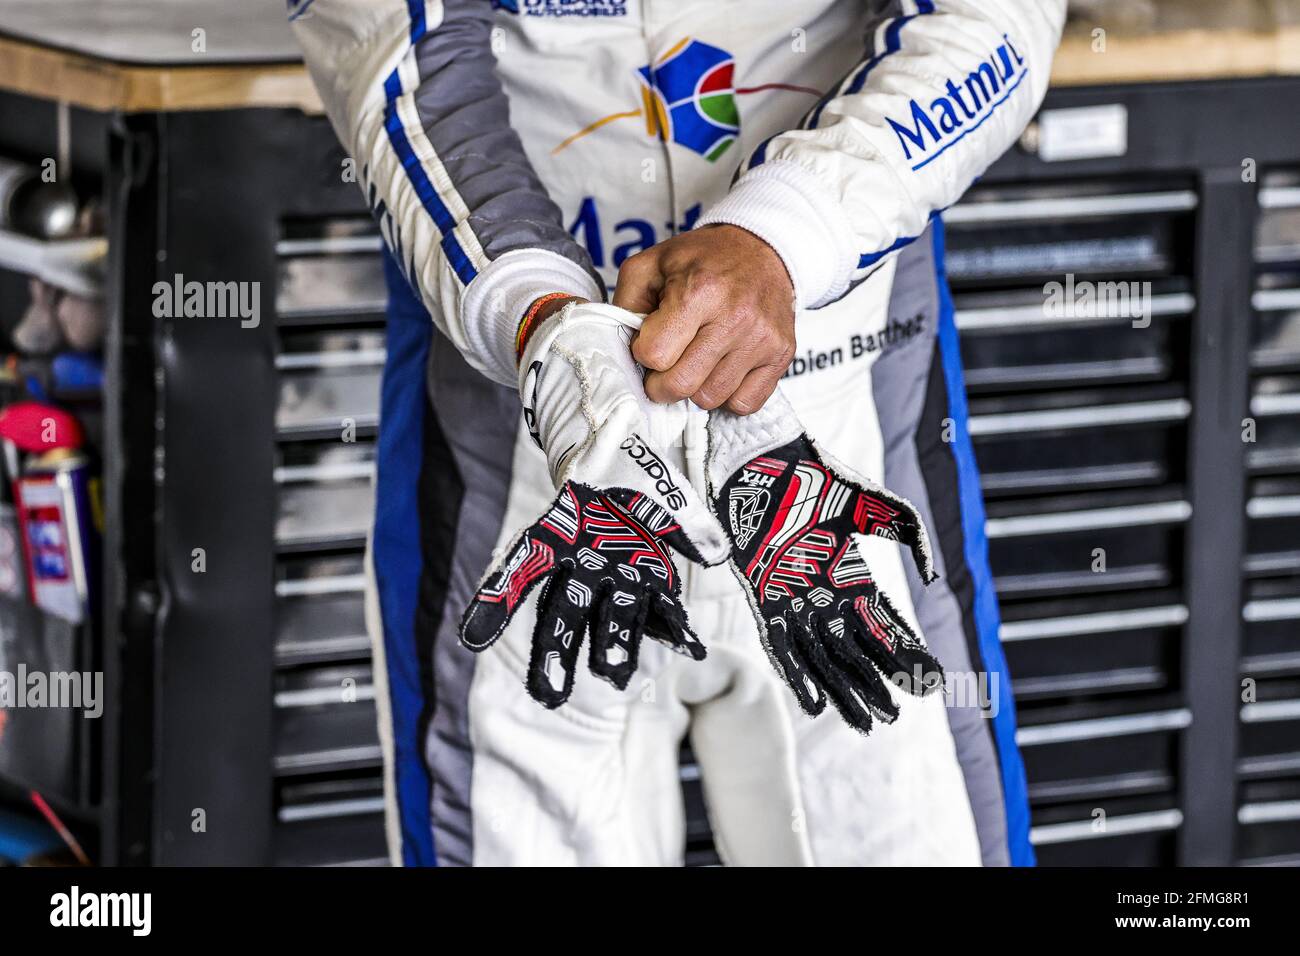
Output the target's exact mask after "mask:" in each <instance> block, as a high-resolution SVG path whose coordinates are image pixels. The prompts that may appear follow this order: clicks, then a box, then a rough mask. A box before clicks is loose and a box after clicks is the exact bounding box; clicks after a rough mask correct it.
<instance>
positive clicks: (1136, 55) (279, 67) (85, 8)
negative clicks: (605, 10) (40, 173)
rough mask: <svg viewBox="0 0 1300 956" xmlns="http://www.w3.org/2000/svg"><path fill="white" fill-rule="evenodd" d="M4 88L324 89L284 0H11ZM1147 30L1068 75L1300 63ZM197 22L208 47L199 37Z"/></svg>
mask: <svg viewBox="0 0 1300 956" xmlns="http://www.w3.org/2000/svg"><path fill="white" fill-rule="evenodd" d="M2 2H3V4H4V17H3V23H2V24H0V30H2V31H3V34H4V35H0V89H6V90H11V91H15V92H19V93H23V94H27V95H30V96H36V97H40V98H43V99H50V100H65V101H67V102H69V103H71V104H73V105H75V106H81V107H85V108H87V109H93V110H102V111H115V110H117V111H122V112H167V111H174V110H193V109H205V110H206V109H235V108H245V107H296V108H298V109H302V110H304V111H306V112H319V111H320V109H321V106H320V100H319V98H318V97H317V96H316V91H315V89H314V88H313V87H312V85H311V81H310V79H309V78H308V76H307V72H306V70H305V69H304V68H303V67H302V65H301V63H299V62H298V58H297V51H296V47H295V46H294V41H293V37H292V34H291V33H290V30H289V27H288V24H287V23H286V22H285V19H284V12H283V5H282V4H280V3H276V2H273V0H220V2H219V3H218V2H213V0H161V2H160V0H58V2H51V0H2ZM1247 26H1248V27H1250V28H1244V27H1227V28H1223V27H1221V28H1219V29H1215V30H1212V31H1211V30H1205V29H1187V28H1185V25H1181V24H1180V25H1179V26H1178V27H1176V28H1174V29H1161V28H1159V27H1158V26H1157V28H1155V29H1154V30H1153V31H1152V32H1148V33H1144V34H1141V35H1137V34H1130V33H1124V32H1123V31H1122V30H1121V29H1119V28H1116V29H1112V30H1108V31H1107V33H1106V37H1105V49H1104V50H1101V49H1098V43H1097V40H1096V38H1095V37H1094V36H1093V33H1092V30H1093V26H1092V25H1091V24H1089V23H1087V22H1077V21H1074V22H1072V23H1071V25H1070V28H1069V30H1068V31H1067V35H1066V37H1065V39H1064V40H1063V41H1062V44H1061V48H1060V50H1059V51H1058V52H1057V56H1056V62H1055V65H1054V68H1053V70H1052V82H1053V84H1054V85H1057V86H1094V85H1104V84H1109V83H1134V82H1138V83H1140V82H1167V81H1173V80H1195V79H1210V78H1215V77H1242V76H1266V75H1275V74H1300V24H1296V23H1275V24H1270V25H1269V26H1268V28H1267V29H1260V28H1259V24H1258V23H1251V24H1248V25H1247ZM196 29H201V30H203V41H204V49H203V50H202V51H196V50H194V49H193V44H194V33H193V31H194V30H196Z"/></svg>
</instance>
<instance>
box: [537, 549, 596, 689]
mask: <svg viewBox="0 0 1300 956" xmlns="http://www.w3.org/2000/svg"><path fill="white" fill-rule="evenodd" d="M593 597H594V594H593V593H592V589H591V588H590V587H589V586H588V585H586V584H584V583H583V582H582V581H580V580H579V579H578V578H577V577H576V576H574V575H573V574H572V573H570V572H568V571H557V572H556V573H554V574H552V575H551V577H550V579H549V580H547V582H546V587H545V588H543V589H542V597H541V600H540V601H539V602H538V610H537V627H536V629H535V630H534V631H533V647H532V654H531V657H530V659H529V661H528V677H527V685H528V693H529V695H530V696H532V698H533V699H534V700H536V701H538V702H539V703H541V704H543V705H544V706H546V707H549V708H555V707H559V706H560V705H561V704H563V703H564V702H565V701H566V700H568V699H569V695H570V694H571V693H572V692H573V677H574V671H575V670H576V669H577V661H578V652H579V651H580V650H581V648H582V638H583V635H584V634H585V633H586V630H587V616H588V614H589V613H590V612H591V602H592V598H593Z"/></svg>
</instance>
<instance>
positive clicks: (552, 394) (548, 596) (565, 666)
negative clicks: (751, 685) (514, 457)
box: [461, 303, 730, 708]
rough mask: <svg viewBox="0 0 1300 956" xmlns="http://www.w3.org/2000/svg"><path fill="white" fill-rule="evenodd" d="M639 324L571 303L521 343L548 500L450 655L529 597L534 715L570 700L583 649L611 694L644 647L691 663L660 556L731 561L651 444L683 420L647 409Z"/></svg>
mask: <svg viewBox="0 0 1300 956" xmlns="http://www.w3.org/2000/svg"><path fill="white" fill-rule="evenodd" d="M639 324H640V322H639V319H638V318H637V317H636V316H634V315H633V314H632V313H630V312H627V311H625V310H623V309H618V308H615V307H614V306H610V305H600V304H593V303H576V304H571V305H568V306H565V307H564V308H563V309H562V310H561V311H560V312H558V313H556V314H555V315H553V316H551V317H550V318H548V319H546V320H545V322H544V323H543V324H542V325H541V326H540V327H539V328H537V330H536V331H535V332H533V333H532V334H531V335H529V334H528V330H527V329H526V328H522V329H521V333H520V342H519V352H520V363H519V390H520V397H521V399H522V400H523V404H524V420H525V422H526V423H527V425H528V428H529V431H530V432H531V434H532V436H533V438H534V440H535V441H536V442H537V443H538V445H540V446H541V448H542V450H543V452H545V454H546V463H547V467H548V469H549V471H550V475H551V480H552V482H553V483H554V485H555V487H556V488H557V489H559V494H558V495H557V496H556V498H555V500H554V502H553V503H552V504H551V506H550V507H549V508H548V509H547V510H546V512H545V513H544V514H542V515H541V516H540V517H539V518H538V519H537V520H536V521H535V522H534V523H533V524H532V525H530V526H529V527H527V528H525V529H524V530H523V531H521V532H520V533H519V534H518V535H516V536H515V538H514V540H512V541H511V542H510V544H509V546H507V547H506V548H505V549H503V550H502V551H501V552H499V553H498V555H497V556H496V558H495V560H494V561H493V563H492V566H491V567H490V568H489V569H488V571H487V574H486V575H485V576H484V578H483V580H482V581H481V582H480V585H479V589H478V591H477V593H476V594H475V596H474V598H473V600H472V601H471V602H470V604H469V607H468V608H466V610H465V613H464V616H463V617H462V619H461V642H462V643H463V644H464V645H465V646H466V647H468V648H469V649H470V650H472V651H482V650H484V649H486V648H488V647H490V646H491V645H492V644H493V643H494V642H495V641H496V640H497V638H499V637H500V636H501V634H502V632H503V631H504V630H505V629H506V627H507V625H508V624H509V623H510V621H511V620H512V619H513V617H514V615H515V614H516V612H517V611H518V610H519V607H520V605H521V604H522V603H523V602H524V599H525V598H526V597H527V596H528V594H529V593H530V592H531V591H532V590H533V589H534V588H536V587H537V586H538V585H542V591H541V599H540V602H539V605H538V612H537V623H536V626H535V629H534V632H533V641H532V651H531V654H530V659H529V664H528V674H527V678H526V684H527V688H528V693H529V694H530V695H531V696H532V697H533V698H535V699H536V700H537V701H539V702H540V703H542V704H543V705H545V706H547V707H552V708H553V707H558V706H560V705H561V704H563V703H564V702H565V701H566V700H567V699H568V698H569V695H570V693H571V692H572V690H573V683H574V676H575V670H576V668H577V661H578V657H579V652H580V650H581V647H582V643H583V640H584V637H586V636H588V635H589V636H590V640H589V642H588V643H589V650H588V664H587V666H588V669H589V670H590V671H591V672H592V673H593V674H595V675H596V676H597V677H600V678H603V679H605V680H607V681H609V682H610V683H611V684H613V685H614V686H615V687H617V688H618V689H620V690H622V689H624V688H626V687H627V685H628V682H629V680H630V679H631V677H632V674H633V672H634V671H635V670H636V666H637V657H638V654H639V651H640V646H641V641H642V638H643V637H646V636H649V637H650V638H652V639H654V640H658V641H660V642H662V643H664V644H666V645H667V646H668V647H670V648H672V649H673V650H675V651H678V652H680V653H682V654H686V655H688V656H690V657H692V658H695V659H697V660H698V659H701V658H703V657H704V654H705V651H704V646H703V645H702V644H701V643H700V642H699V640H698V639H697V638H696V637H695V635H694V633H693V632H692V631H691V628H690V625H689V623H688V621H687V618H686V610H685V608H684V607H683V606H682V603H681V579H680V577H679V574H678V571H677V568H676V566H675V564H674V560H673V552H674V551H676V552H678V553H680V554H681V555H684V556H685V557H686V558H687V559H688V560H690V561H695V562H697V563H701V564H720V563H722V562H723V561H725V560H726V559H727V555H728V553H729V552H730V543H729V542H728V540H727V537H726V534H725V533H724V532H723V530H722V528H721V526H720V525H719V524H718V521H717V519H716V518H715V517H714V515H713V512H712V510H711V509H710V508H709V506H708V504H707V503H706V502H705V501H704V500H703V498H702V497H701V496H700V495H699V494H698V493H697V492H696V491H695V489H694V488H692V487H691V485H690V483H689V482H688V481H687V479H686V478H685V476H683V475H682V474H681V473H680V471H679V470H678V469H677V468H676V467H674V466H673V465H672V464H670V463H669V462H668V460H667V459H666V458H665V457H664V456H663V455H662V454H661V453H660V452H659V450H658V447H657V446H659V447H663V446H662V445H660V444H659V441H657V439H658V438H659V435H658V434H657V432H661V433H662V434H663V435H664V436H673V435H676V434H680V431H681V416H684V415H685V414H686V411H685V408H684V407H682V408H678V409H673V408H664V407H663V406H652V404H651V403H650V400H649V399H648V398H646V396H645V387H644V384H643V380H642V375H641V371H640V369H639V368H638V366H637V364H636V362H635V361H634V360H633V358H632V353H631V348H630V342H631V333H632V330H633V329H635V328H637V327H638V326H639Z"/></svg>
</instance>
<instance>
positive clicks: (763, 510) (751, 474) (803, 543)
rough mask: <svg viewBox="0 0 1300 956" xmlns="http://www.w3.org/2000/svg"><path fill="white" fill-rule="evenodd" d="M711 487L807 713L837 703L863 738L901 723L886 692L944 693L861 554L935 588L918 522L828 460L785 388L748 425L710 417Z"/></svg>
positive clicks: (762, 619) (770, 641)
mask: <svg viewBox="0 0 1300 956" xmlns="http://www.w3.org/2000/svg"><path fill="white" fill-rule="evenodd" d="M708 480H709V497H710V499H711V500H712V502H713V507H714V510H715V511H716V512H717V514H718V516H719V518H721V519H722V524H723V527H724V528H725V529H726V531H727V534H728V535H729V537H730V539H731V545H732V547H731V557H730V562H731V566H732V570H733V571H734V572H735V574H736V577H737V578H738V579H739V580H740V583H741V585H742V586H743V587H744V588H745V589H746V591H747V592H748V595H749V598H750V606H751V607H752V608H753V609H754V617H755V619H756V621H757V623H758V633H759V636H760V638H761V640H762V642H763V646H764V648H765V650H766V651H767V654H768V657H769V658H770V659H771V661H772V663H773V665H774V666H775V667H776V669H777V671H778V673H780V675H781V677H782V678H783V679H784V680H785V682H786V683H787V684H788V685H789V686H790V689H791V690H792V691H793V692H794V696H795V698H796V699H797V700H798V702H799V706H800V707H801V708H803V710H804V711H805V712H807V713H808V714H809V715H812V716H816V715H817V714H820V713H821V712H822V711H823V710H825V708H826V702H827V701H828V700H829V701H830V703H831V704H832V706H834V707H835V709H836V710H838V711H839V712H840V714H841V716H842V717H843V718H844V720H845V721H847V722H848V723H849V724H850V725H851V726H852V727H854V728H856V729H857V730H859V731H861V732H862V733H864V734H865V733H869V732H870V730H871V726H872V722H873V721H875V720H879V721H882V722H884V723H892V722H893V720H894V719H895V718H896V717H897V716H898V707H897V705H896V704H895V703H894V700H893V698H892V696H891V694H890V692H889V689H888V687H887V686H886V681H887V680H888V681H892V682H894V683H896V684H897V685H898V686H899V687H901V688H903V689H904V690H906V691H907V692H908V693H911V694H915V695H918V696H921V695H924V694H927V693H929V692H930V691H932V690H934V689H935V688H936V687H938V686H940V685H941V684H942V682H943V672H942V669H941V668H940V666H939V663H938V661H936V660H935V659H934V658H933V657H931V656H930V654H929V653H928V652H927V650H926V647H925V644H924V642H923V641H922V640H921V638H920V636H919V635H917V633H916V632H915V631H914V630H913V629H912V628H911V626H910V625H909V624H908V623H907V621H906V620H904V618H903V616H902V615H901V614H900V613H899V612H898V610H897V609H896V608H895V607H894V605H893V604H892V603H891V602H890V600H889V598H888V596H887V595H886V594H885V592H884V591H883V590H881V589H880V587H879V586H878V585H877V583H876V581H875V579H874V577H873V575H872V572H871V568H870V567H869V566H868V565H867V562H866V560H865V558H864V557H863V555H862V553H861V551H860V549H859V547H858V544H857V539H858V537H859V536H860V535H877V536H879V537H882V538H888V539H890V540H893V541H897V542H899V543H900V544H903V545H906V546H907V547H908V548H909V549H910V550H911V552H912V557H913V559H914V560H915V561H916V566H917V569H918V570H919V571H920V573H921V578H922V580H924V581H925V583H927V584H928V583H930V582H931V581H933V580H934V579H935V577H937V575H936V574H935V571H934V564H933V562H932V560H931V557H930V543H929V538H928V535H927V534H926V530H925V526H924V525H923V523H922V521H921V516H920V515H919V514H918V513H917V511H916V509H915V508H914V507H913V506H912V505H911V504H910V503H909V502H907V501H906V500H905V499H903V498H900V497H899V496H897V495H895V494H893V493H892V492H890V491H888V490H886V489H885V488H882V487H880V486H879V485H876V484H874V483H873V482H871V481H869V480H868V479H866V478H863V477H861V476H859V475H857V474H855V473H854V472H853V471H852V470H850V469H849V468H847V467H845V466H844V465H842V464H840V463H839V462H837V461H836V460H835V459H834V458H832V457H831V456H830V455H828V454H827V453H826V452H825V451H823V450H822V449H821V448H820V447H819V446H818V444H817V443H816V442H815V441H813V440H812V439H811V438H810V437H809V436H808V434H807V433H806V432H805V431H804V430H803V426H802V425H800V424H799V420H798V419H797V418H796V417H795V414H794V410H793V409H792V408H791V407H790V405H789V403H788V402H787V401H786V399H785V397H784V396H783V395H782V394H781V390H780V389H779V388H778V389H777V391H776V392H775V393H774V394H773V395H772V397H771V398H769V399H768V401H767V403H766V404H765V405H764V406H763V408H762V409H761V410H759V411H758V412H756V413H755V414H753V415H750V416H748V417H746V418H741V417H738V416H736V415H732V414H731V413H729V412H725V411H715V412H713V413H712V414H711V415H710V417H709V461H708Z"/></svg>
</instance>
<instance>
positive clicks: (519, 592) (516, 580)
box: [460, 529, 555, 652]
mask: <svg viewBox="0 0 1300 956" xmlns="http://www.w3.org/2000/svg"><path fill="white" fill-rule="evenodd" d="M554 567H555V551H554V549H553V548H552V547H551V546H550V545H549V544H547V543H546V542H544V541H541V540H539V539H538V538H537V536H536V535H535V534H534V533H533V531H532V529H529V530H527V531H524V532H523V533H521V534H520V535H519V536H518V537H517V538H516V539H515V543H514V544H513V545H512V546H511V547H510V548H509V549H508V550H507V551H506V552H505V556H504V557H502V558H501V559H499V560H498V561H497V562H496V563H495V564H494V565H493V567H492V568H491V569H490V570H489V571H488V573H487V574H486V575H484V578H483V581H482V583H481V584H480V585H479V589H478V591H477V593H475V595H474V598H473V599H472V600H471V601H470V602H469V606H468V607H466V608H465V613H464V614H462V615H461V619H460V640H461V643H462V644H464V645H465V646H466V647H468V648H469V649H470V650H471V651H475V652H478V651H482V650H484V649H486V648H488V647H490V646H492V644H493V643H494V642H495V641H496V639H497V638H498V637H500V636H501V634H502V632H503V631H505V629H506V627H507V626H508V625H509V624H510V621H511V619H513V618H514V616H515V612H516V611H518V609H519V607H520V605H522V604H523V603H524V599H525V598H527V597H528V594H529V592H530V591H532V589H533V588H535V587H536V586H537V585H538V584H540V583H541V582H542V581H543V580H544V579H545V578H546V577H547V576H548V575H549V574H550V573H551V571H552V570H553V569H554Z"/></svg>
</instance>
